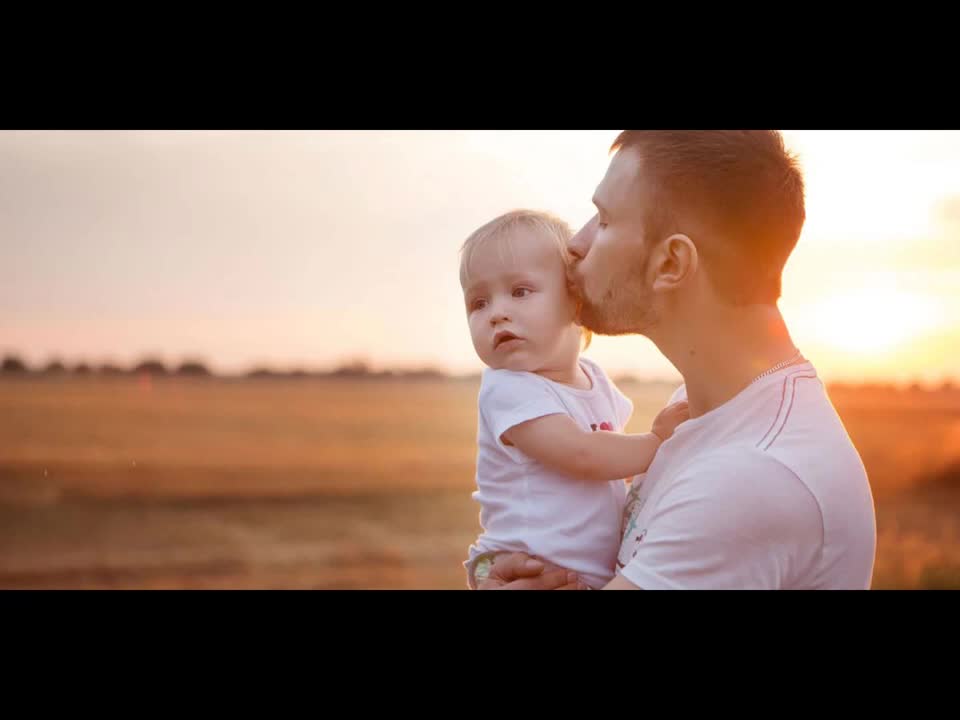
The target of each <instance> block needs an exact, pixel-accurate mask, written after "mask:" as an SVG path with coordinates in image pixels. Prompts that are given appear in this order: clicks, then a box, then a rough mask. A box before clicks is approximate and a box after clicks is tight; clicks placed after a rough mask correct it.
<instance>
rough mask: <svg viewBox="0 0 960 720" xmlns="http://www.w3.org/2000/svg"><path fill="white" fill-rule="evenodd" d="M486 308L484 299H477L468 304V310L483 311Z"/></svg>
mask: <svg viewBox="0 0 960 720" xmlns="http://www.w3.org/2000/svg"><path fill="white" fill-rule="evenodd" d="M486 306H487V301H486V300H485V299H484V298H477V299H476V300H474V301H473V302H472V303H470V310H483V309H484V308H485V307H486Z"/></svg>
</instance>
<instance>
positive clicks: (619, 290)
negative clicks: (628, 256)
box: [576, 261, 660, 335]
mask: <svg viewBox="0 0 960 720" xmlns="http://www.w3.org/2000/svg"><path fill="white" fill-rule="evenodd" d="M645 269H646V261H644V263H643V264H642V266H641V267H638V268H636V269H635V270H634V271H633V272H631V273H629V274H627V275H626V277H627V278H631V279H633V280H634V282H632V283H630V284H616V283H615V284H614V285H612V286H611V287H610V288H609V289H608V290H607V292H606V293H605V294H604V296H603V297H602V298H600V300H598V301H596V302H593V301H591V300H590V299H589V298H587V297H586V294H585V293H584V292H583V291H582V289H581V288H579V287H577V288H576V290H577V291H578V292H577V295H576V297H577V302H578V307H579V322H580V324H581V325H583V327H585V328H586V329H587V330H590V331H591V332H593V333H595V334H597V335H646V334H647V332H648V331H649V330H650V329H651V328H653V327H655V326H656V325H657V324H658V322H659V320H660V314H659V313H658V312H657V310H656V308H655V307H654V303H653V293H652V292H650V291H649V290H648V289H647V288H646V287H644V286H643V284H642V283H643V280H642V278H644V277H645V276H646V273H645V272H644V270H645Z"/></svg>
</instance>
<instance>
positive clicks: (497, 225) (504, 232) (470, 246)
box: [460, 209, 593, 350]
mask: <svg viewBox="0 0 960 720" xmlns="http://www.w3.org/2000/svg"><path fill="white" fill-rule="evenodd" d="M518 228H527V229H530V230H533V231H534V232H536V233H538V234H543V235H544V236H546V237H548V238H549V239H550V240H552V241H553V242H554V243H555V244H556V247H557V252H558V253H559V255H560V258H561V259H562V260H563V264H564V267H566V268H569V267H570V263H571V257H570V253H569V251H568V250H567V243H568V241H569V240H570V238H572V237H573V230H572V229H571V228H570V225H569V224H567V223H566V222H564V221H563V220H561V219H560V218H558V217H557V216H556V215H553V214H551V213H548V212H544V211H542V210H525V209H521V210H511V211H510V212H507V213H504V214H503V215H500V216H499V217H496V218H494V219H493V220H491V221H490V222H488V223H485V224H484V225H481V226H480V227H479V228H477V229H476V230H474V231H473V232H472V233H470V236H469V237H468V238H467V239H466V240H465V241H464V243H463V246H462V247H461V248H460V284H461V285H462V286H464V287H466V284H467V282H468V280H469V266H470V261H471V259H472V258H473V254H474V253H475V252H476V251H477V250H478V249H479V248H480V247H482V246H483V245H486V244H487V243H488V242H489V241H491V240H507V243H506V247H508V248H509V247H510V244H509V243H510V241H511V240H512V238H513V237H514V233H515V231H516V230H517V229H518ZM503 249H504V245H501V246H500V251H501V252H503ZM575 299H576V300H577V311H578V314H579V308H580V300H579V298H575ZM580 332H581V335H582V336H583V349H584V350H586V349H587V348H588V347H590V341H591V339H592V338H593V333H591V332H590V331H589V330H587V329H586V328H585V327H581V328H580Z"/></svg>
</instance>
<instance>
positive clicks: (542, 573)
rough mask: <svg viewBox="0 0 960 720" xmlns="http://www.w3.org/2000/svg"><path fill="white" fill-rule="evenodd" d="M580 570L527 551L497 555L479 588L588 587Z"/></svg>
mask: <svg viewBox="0 0 960 720" xmlns="http://www.w3.org/2000/svg"><path fill="white" fill-rule="evenodd" d="M586 589H587V586H586V585H585V584H584V583H583V582H582V581H580V580H579V579H578V578H577V574H576V573H574V572H569V571H567V570H565V569H563V568H562V567H559V566H557V565H553V564H551V563H548V562H544V561H543V560H535V559H534V558H532V557H530V556H529V555H527V554H526V553H519V552H518V553H510V554H508V555H497V557H496V559H495V560H494V563H493V567H492V568H491V570H490V576H489V577H488V578H487V579H486V580H484V581H483V582H482V583H480V584H479V585H477V590H586Z"/></svg>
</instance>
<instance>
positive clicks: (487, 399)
mask: <svg viewBox="0 0 960 720" xmlns="http://www.w3.org/2000/svg"><path fill="white" fill-rule="evenodd" d="M480 412H481V414H482V415H483V417H484V419H485V420H486V422H487V425H488V427H489V428H490V430H491V432H492V433H493V436H494V437H495V438H497V439H498V440H499V439H500V436H501V435H503V433H505V432H506V431H507V430H509V429H510V428H512V427H514V426H516V425H519V424H520V423H524V422H527V421H528V420H535V419H537V418H540V417H544V416H546V415H556V414H560V413H563V414H567V409H566V408H565V407H564V406H563V403H562V402H561V401H560V398H559V397H557V395H556V394H555V393H553V392H552V391H551V390H550V388H548V387H547V386H546V383H544V382H543V381H542V379H541V378H539V377H538V376H537V375H535V374H533V373H522V372H514V371H512V370H491V371H488V372H487V373H485V374H484V377H483V384H482V386H481V388H480Z"/></svg>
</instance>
